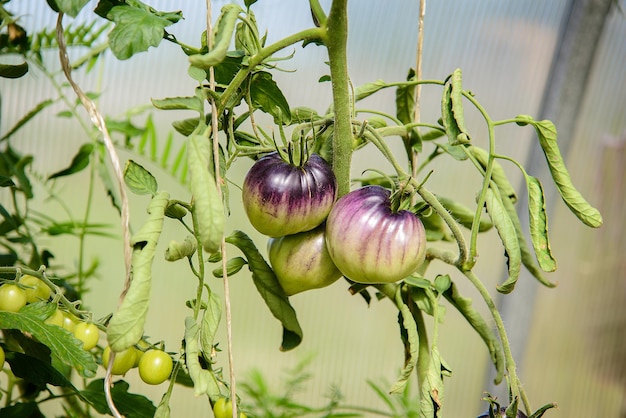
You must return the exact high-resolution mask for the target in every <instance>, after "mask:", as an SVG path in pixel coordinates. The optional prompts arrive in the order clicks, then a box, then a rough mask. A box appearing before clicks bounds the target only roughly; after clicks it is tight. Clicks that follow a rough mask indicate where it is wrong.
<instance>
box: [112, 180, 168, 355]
mask: <svg viewBox="0 0 626 418" xmlns="http://www.w3.org/2000/svg"><path fill="white" fill-rule="evenodd" d="M168 201H169V194H168V193H167V192H160V193H158V194H157V195H155V196H154V197H153V198H152V201H151V202H150V206H149V207H148V219H147V221H146V223H144V224H143V226H142V227H141V229H140V230H139V231H138V232H137V233H136V234H135V235H134V236H133V237H132V238H131V243H130V244H131V246H132V248H133V253H132V267H131V269H132V270H131V272H132V279H131V282H130V287H129V288H128V291H127V292H126V296H125V297H124V300H123V301H122V303H121V304H120V307H119V308H118V309H117V311H116V312H115V313H114V314H113V317H112V318H111V320H110V322H109V326H108V328H107V340H108V342H109V345H110V346H111V350H113V351H115V352H120V351H123V350H126V349H127V348H129V347H131V346H132V345H134V344H136V343H137V342H138V341H139V340H140V339H141V336H142V335H143V328H144V324H145V322H146V316H147V314H148V305H149V300H150V288H151V283H152V261H153V260H154V255H155V252H156V246H157V243H158V240H159V236H160V235H161V231H162V229H163V219H164V218H165V208H166V207H167V203H168Z"/></svg>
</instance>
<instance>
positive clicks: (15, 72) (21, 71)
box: [0, 62, 28, 78]
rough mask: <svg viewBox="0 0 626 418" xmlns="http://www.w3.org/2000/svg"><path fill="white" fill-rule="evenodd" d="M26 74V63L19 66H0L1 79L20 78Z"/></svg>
mask: <svg viewBox="0 0 626 418" xmlns="http://www.w3.org/2000/svg"><path fill="white" fill-rule="evenodd" d="M27 72H28V63H27V62H23V63H21V64H16V65H11V64H0V77H3V78H20V77H22V76H23V75H26V73H27Z"/></svg>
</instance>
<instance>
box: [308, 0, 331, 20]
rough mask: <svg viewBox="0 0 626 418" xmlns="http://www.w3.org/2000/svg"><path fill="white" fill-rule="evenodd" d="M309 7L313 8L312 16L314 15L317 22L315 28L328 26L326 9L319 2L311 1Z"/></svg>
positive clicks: (316, 0)
mask: <svg viewBox="0 0 626 418" xmlns="http://www.w3.org/2000/svg"><path fill="white" fill-rule="evenodd" d="M309 7H310V8H311V14H312V15H313V20H314V21H315V26H323V25H325V24H326V19H327V17H326V13H324V9H322V6H321V5H320V2H319V1H318V0H309Z"/></svg>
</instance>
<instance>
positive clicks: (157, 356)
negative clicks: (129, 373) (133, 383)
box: [139, 349, 174, 385]
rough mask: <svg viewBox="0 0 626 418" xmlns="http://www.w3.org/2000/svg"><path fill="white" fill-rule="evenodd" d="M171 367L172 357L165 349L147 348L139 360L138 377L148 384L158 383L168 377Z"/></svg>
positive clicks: (172, 365)
mask: <svg viewBox="0 0 626 418" xmlns="http://www.w3.org/2000/svg"><path fill="white" fill-rule="evenodd" d="M173 367H174V363H173V362H172V358H171V357H170V355H169V354H167V353H166V352H165V351H162V350H154V349H152V350H148V351H146V352H145V353H143V355H142V356H141V360H139V377H141V380H143V381H144V382H145V383H147V384H149V385H160V384H161V383H163V382H165V381H166V380H167V379H168V377H170V374H172V368H173Z"/></svg>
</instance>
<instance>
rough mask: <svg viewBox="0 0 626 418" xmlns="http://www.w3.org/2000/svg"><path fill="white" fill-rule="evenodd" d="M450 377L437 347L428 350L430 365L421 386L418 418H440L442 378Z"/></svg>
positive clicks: (442, 395)
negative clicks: (419, 417)
mask: <svg viewBox="0 0 626 418" xmlns="http://www.w3.org/2000/svg"><path fill="white" fill-rule="evenodd" d="M449 375H450V368H449V367H448V366H447V365H446V364H445V362H444V361H443V358H442V357H441V355H440V354H439V350H438V349H437V347H432V348H431V350H430V363H429V364H428V372H427V373H426V378H425V381H424V383H423V384H422V385H421V396H420V400H421V402H420V416H422V417H429V418H438V417H440V416H441V415H440V412H441V407H442V406H443V402H444V385H443V377H444V376H449Z"/></svg>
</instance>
